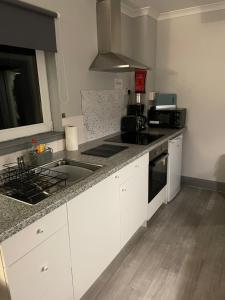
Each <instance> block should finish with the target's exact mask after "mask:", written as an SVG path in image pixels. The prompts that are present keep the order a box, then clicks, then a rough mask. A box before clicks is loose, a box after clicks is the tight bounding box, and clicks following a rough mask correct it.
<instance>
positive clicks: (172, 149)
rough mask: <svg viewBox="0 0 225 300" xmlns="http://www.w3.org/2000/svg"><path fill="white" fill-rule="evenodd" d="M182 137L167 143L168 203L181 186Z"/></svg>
mask: <svg viewBox="0 0 225 300" xmlns="http://www.w3.org/2000/svg"><path fill="white" fill-rule="evenodd" d="M182 145H183V135H179V136H178V137H176V138H175V139H172V140H170V141H169V161H168V202H169V201H171V200H172V199H174V197H175V196H176V195H177V194H178V193H179V191H180V186H181V167H182Z"/></svg>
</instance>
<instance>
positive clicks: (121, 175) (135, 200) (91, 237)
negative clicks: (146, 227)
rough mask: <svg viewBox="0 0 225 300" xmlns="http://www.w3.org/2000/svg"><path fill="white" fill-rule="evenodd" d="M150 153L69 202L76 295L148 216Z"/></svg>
mask: <svg viewBox="0 0 225 300" xmlns="http://www.w3.org/2000/svg"><path fill="white" fill-rule="evenodd" d="M147 197H148V155H145V156H143V157H141V158H139V159H138V160H136V161H135V162H133V163H131V164H129V165H128V166H126V167H124V168H123V169H121V170H120V171H118V172H117V173H116V174H114V175H112V176H110V177H109V178H107V179H105V180H104V181H102V182H100V183H98V184H97V185H95V186H94V187H92V188H91V189H89V190H87V191H86V192H84V193H82V194H81V195H79V196H78V197H76V198H74V199H73V200H71V201H70V202H69V203H68V220H69V233H70V244H71V257H72V270H73V279H74V289H75V299H80V298H81V297H82V296H83V295H84V293H85V292H86V291H87V290H88V289H89V288H90V286H91V285H92V284H93V283H94V282H95V280H96V279H97V278H98V277H99V276H100V274H101V273H102V272H103V271H104V270H105V268H106V267H107V266H108V265H109V264H110V263H111V261H112V260H113V259H114V258H115V257H116V255H117V254H118V253H119V251H120V250H121V248H122V247H123V246H124V245H125V244H126V242H127V241H128V240H129V239H130V238H131V237H132V235H133V234H134V233H135V232H136V231H137V230H138V228H139V227H140V226H142V224H143V223H144V222H145V221H146V219H147Z"/></svg>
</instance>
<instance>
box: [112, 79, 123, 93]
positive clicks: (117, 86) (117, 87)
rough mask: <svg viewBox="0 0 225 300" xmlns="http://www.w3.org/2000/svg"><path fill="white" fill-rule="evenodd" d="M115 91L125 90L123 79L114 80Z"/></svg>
mask: <svg viewBox="0 0 225 300" xmlns="http://www.w3.org/2000/svg"><path fill="white" fill-rule="evenodd" d="M114 89H115V90H122V89H123V79H121V78H115V79H114Z"/></svg>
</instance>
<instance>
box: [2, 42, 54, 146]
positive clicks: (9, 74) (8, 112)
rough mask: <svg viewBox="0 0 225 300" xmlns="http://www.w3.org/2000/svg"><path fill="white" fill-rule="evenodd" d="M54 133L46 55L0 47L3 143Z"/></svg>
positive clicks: (41, 52) (38, 52)
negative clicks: (29, 136)
mask: <svg viewBox="0 0 225 300" xmlns="http://www.w3.org/2000/svg"><path fill="white" fill-rule="evenodd" d="M51 129H52V122H51V114H50V103H49V95H48V85H47V74H46V65H45V57H44V52H43V51H35V50H30V49H23V48H15V47H8V46H0V140H8V139H13V138H16V137H21V136H27V135H32V134H36V133H40V132H44V131H49V130H51Z"/></svg>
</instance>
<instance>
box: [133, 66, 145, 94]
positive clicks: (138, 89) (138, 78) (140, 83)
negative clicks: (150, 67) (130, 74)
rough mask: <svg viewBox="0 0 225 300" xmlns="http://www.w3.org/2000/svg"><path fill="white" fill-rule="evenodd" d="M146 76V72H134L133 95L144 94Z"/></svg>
mask: <svg viewBox="0 0 225 300" xmlns="http://www.w3.org/2000/svg"><path fill="white" fill-rule="evenodd" d="M146 76H147V71H146V70H136V71H135V93H143V94H144V93H145V82H146Z"/></svg>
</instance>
